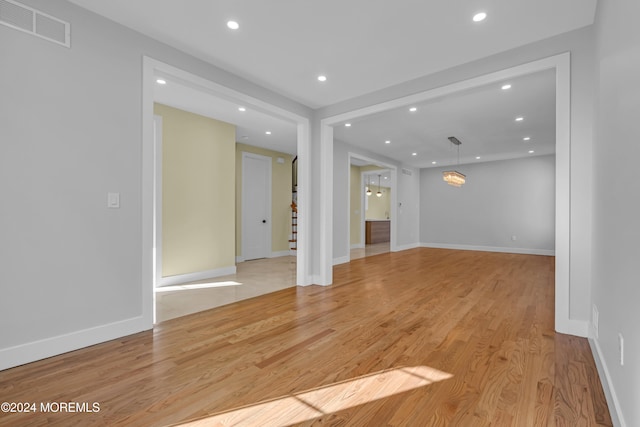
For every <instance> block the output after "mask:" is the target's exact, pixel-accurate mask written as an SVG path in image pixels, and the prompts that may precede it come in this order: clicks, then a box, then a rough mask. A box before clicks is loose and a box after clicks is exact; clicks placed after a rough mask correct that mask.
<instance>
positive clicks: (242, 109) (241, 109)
mask: <svg viewBox="0 0 640 427" xmlns="http://www.w3.org/2000/svg"><path fill="white" fill-rule="evenodd" d="M238 111H242V112H243V113H244V112H245V111H247V109H246V108H244V107H238Z"/></svg>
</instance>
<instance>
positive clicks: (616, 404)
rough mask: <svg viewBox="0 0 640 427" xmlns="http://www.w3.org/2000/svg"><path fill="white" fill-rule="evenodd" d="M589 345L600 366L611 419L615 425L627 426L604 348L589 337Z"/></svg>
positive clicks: (601, 379)
mask: <svg viewBox="0 0 640 427" xmlns="http://www.w3.org/2000/svg"><path fill="white" fill-rule="evenodd" d="M589 345H590V347H591V353H593V359H594V360H595V362H596V368H598V375H599V376H600V383H602V389H603V390H604V395H605V397H606V399H607V405H608V406H609V414H610V415H611V421H612V422H613V425H614V426H620V427H627V424H626V423H625V421H624V417H623V415H622V410H621V408H620V401H619V400H618V396H616V390H615V388H614V387H613V383H612V381H611V375H609V369H608V368H607V364H606V363H605V361H604V357H603V355H602V349H601V348H600V344H599V343H598V341H597V340H595V339H593V338H589Z"/></svg>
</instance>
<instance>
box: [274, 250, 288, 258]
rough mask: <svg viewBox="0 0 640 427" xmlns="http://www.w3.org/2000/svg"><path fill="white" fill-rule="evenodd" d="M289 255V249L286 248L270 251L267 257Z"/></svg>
mask: <svg viewBox="0 0 640 427" xmlns="http://www.w3.org/2000/svg"><path fill="white" fill-rule="evenodd" d="M289 255H291V251H290V250H287V251H279V252H271V255H269V258H280V257H281V256H289Z"/></svg>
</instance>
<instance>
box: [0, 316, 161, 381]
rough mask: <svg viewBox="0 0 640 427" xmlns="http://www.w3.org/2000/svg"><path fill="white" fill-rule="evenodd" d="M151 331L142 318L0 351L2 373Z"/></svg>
mask: <svg viewBox="0 0 640 427" xmlns="http://www.w3.org/2000/svg"><path fill="white" fill-rule="evenodd" d="M152 328H153V325H152V324H150V323H148V322H145V320H144V319H143V318H142V316H141V317H134V318H132V319H127V320H122V321H119V322H114V323H109V324H106V325H101V326H96V327H93V328H89V329H83V330H81V331H76V332H71V333H68V334H64V335H58V336H55V337H51V338H45V339H42V340H39V341H34V342H30V343H26V344H20V345H17V346H15V347H9V348H4V349H0V371H2V370H4V369H9V368H13V367H16V366H20V365H24V364H26V363H31V362H35V361H36V360H42V359H46V358H47V357H52V356H57V355H59V354H63V353H67V352H69V351H74V350H78V349H81V348H84V347H89V346H91V345H95V344H100V343H102V342H105V341H110V340H113V339H117V338H121V337H124V336H126V335H131V334H135V333H138V332H142V331H146V330H149V329H152Z"/></svg>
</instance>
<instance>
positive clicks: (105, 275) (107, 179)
mask: <svg viewBox="0 0 640 427" xmlns="http://www.w3.org/2000/svg"><path fill="white" fill-rule="evenodd" d="M24 3H25V4H28V5H30V6H33V7H36V8H38V9H40V10H42V11H43V12H45V13H49V14H51V15H53V16H55V17H58V18H60V19H63V20H66V21H69V22H70V23H71V37H72V40H71V49H67V48H65V47H61V46H59V45H56V44H53V43H50V42H48V41H46V40H43V39H40V38H37V37H33V36H30V35H28V34H25V33H22V32H19V31H16V30H13V29H11V28H8V27H5V26H0V57H2V58H3V59H2V66H1V67H0V94H2V95H1V98H0V99H1V101H0V141H1V143H0V194H3V196H4V197H6V199H5V202H3V203H2V205H1V207H0V236H1V237H0V263H1V267H2V278H1V279H0V280H1V284H2V286H1V290H2V297H1V298H0V325H3V327H1V328H0V369H4V368H7V367H10V366H15V365H18V364H21V363H26V362H29V361H32V360H36V359H39V358H44V357H47V356H50V355H53V354H58V353H62V352H65V351H69V350H71V349H75V348H79V347H82V346H86V345H90V344H93V343H97V342H100V341H104V340H108V339H111V338H116V337H119V336H122V335H126V334H128V333H132V332H137V331H140V330H143V329H148V328H149V327H150V326H151V325H150V324H149V322H148V321H146V320H145V319H143V317H142V311H143V306H142V299H143V298H142V295H143V292H145V291H143V289H142V283H141V277H142V274H143V270H142V269H143V268H149V269H150V268H151V262H150V260H148V259H145V260H143V259H142V247H141V240H142V237H141V236H142V228H141V227H142V226H141V223H142V221H141V211H142V206H141V180H142V176H141V166H140V165H141V164H142V158H141V134H142V117H141V111H142V105H141V96H142V58H143V55H148V56H151V57H153V58H156V59H158V60H160V61H163V62H166V63H168V64H171V65H174V66H176V67H178V68H182V69H185V70H187V71H189V72H191V73H194V74H197V75H199V76H202V77H204V78H208V79H210V80H213V81H216V82H217V83H220V84H223V85H225V86H228V87H231V88H233V89H235V90H238V91H242V92H244V93H246V94H248V95H251V96H253V97H255V98H259V99H262V100H264V101H266V102H269V103H271V104H275V105H277V106H279V107H281V108H284V109H287V110H289V111H293V112H295V113H297V114H300V115H303V116H305V117H310V115H311V112H310V110H309V109H307V108H306V107H303V106H301V105H299V104H297V103H295V102H293V101H290V100H288V99H286V98H284V97H282V96H280V95H277V94H274V93H272V92H270V91H268V90H266V89H263V88H261V87H259V86H256V85H255V84H252V83H249V82H247V81H244V80H242V79H240V78H239V77H237V76H234V75H232V74H229V73H227V72H225V71H223V70H221V69H218V68H216V67H213V66H211V65H208V64H206V63H204V62H202V61H199V60H196V59H194V58H193V57H190V56H188V55H186V54H184V53H182V52H179V51H177V50H175V49H173V48H170V47H168V46H165V45H163V44H160V43H158V42H156V41H153V40H151V39H149V38H146V37H144V36H142V35H140V34H138V33H135V32H133V31H131V30H128V29H126V28H125V27H122V26H120V25H117V24H115V23H112V22H111V21H108V20H106V19H104V18H101V17H99V16H97V15H95V14H92V13H89V12H87V11H85V10H83V9H81V8H78V7H76V6H74V5H72V4H70V3H67V2H64V1H60V0H51V1H35V0H25V1H24ZM107 192H119V193H120V198H121V199H120V200H121V207H120V209H107V207H106V206H107ZM7 325H11V327H7Z"/></svg>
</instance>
